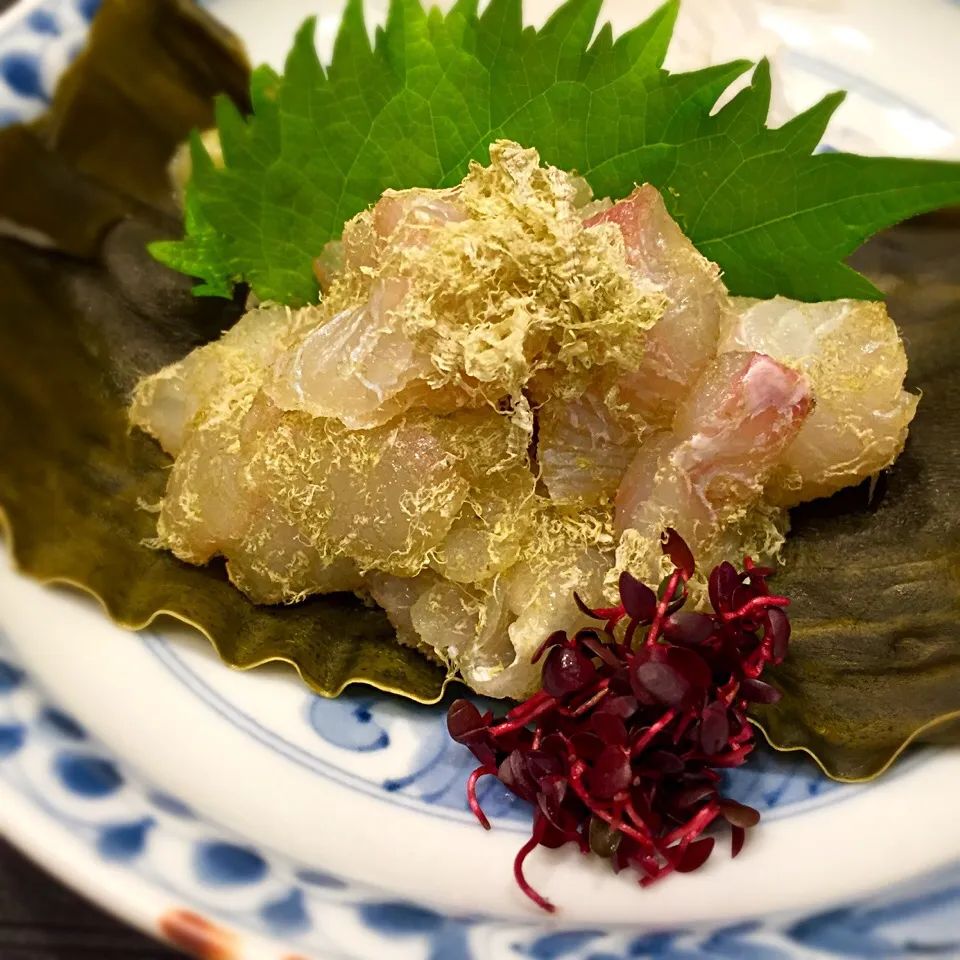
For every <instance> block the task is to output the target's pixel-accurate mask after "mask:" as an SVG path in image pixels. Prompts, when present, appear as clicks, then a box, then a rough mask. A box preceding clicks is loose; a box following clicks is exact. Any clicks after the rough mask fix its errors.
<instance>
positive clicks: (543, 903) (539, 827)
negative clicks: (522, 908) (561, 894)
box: [513, 817, 557, 913]
mask: <svg viewBox="0 0 960 960" xmlns="http://www.w3.org/2000/svg"><path fill="white" fill-rule="evenodd" d="M545 822H546V821H545V820H544V819H543V818H542V817H537V822H536V823H535V824H534V827H533V836H532V837H531V838H530V839H529V840H528V841H527V842H526V843H525V844H524V845H523V846H522V847H521V848H520V849H519V851H518V852H517V857H516V859H515V860H514V861H513V876H514V878H515V879H516V881H517V886H518V887H519V888H520V889H521V890H522V891H523V892H524V893H525V894H526V895H527V896H528V897H529V898H530V899H531V900H532V901H533V902H534V903H535V904H536V905H537V906H538V907H540V908H541V909H543V910H546V911H547V913H555V912H556V910H557V908H556V907H555V906H554V905H553V904H552V903H551V902H550V901H549V900H547V899H545V898H544V897H541V896H540V894H539V893H537V891H536V890H534V889H533V887H531V886H530V884H529V883H527V878H526V877H525V876H524V875H523V864H524V861H525V860H526V859H527V857H528V856H530V854H531V853H533V851H534V850H536V849H537V847H539V846H540V841H541V840H542V839H543V833H544V829H545V828H544V823H545Z"/></svg>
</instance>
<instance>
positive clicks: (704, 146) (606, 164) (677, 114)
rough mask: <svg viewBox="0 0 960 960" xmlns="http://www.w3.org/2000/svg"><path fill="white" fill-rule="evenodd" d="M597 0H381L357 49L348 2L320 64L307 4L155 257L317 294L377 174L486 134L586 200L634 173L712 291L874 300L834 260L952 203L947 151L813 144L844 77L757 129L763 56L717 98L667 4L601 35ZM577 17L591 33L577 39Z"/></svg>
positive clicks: (197, 175) (419, 176)
mask: <svg viewBox="0 0 960 960" xmlns="http://www.w3.org/2000/svg"><path fill="white" fill-rule="evenodd" d="M601 5H602V0H567V2H566V3H564V4H563V5H562V6H561V7H560V8H559V9H558V10H557V11H556V13H554V15H553V16H552V17H551V18H550V20H549V21H548V22H547V23H546V24H545V25H544V27H543V28H542V29H540V30H534V29H532V28H526V29H525V28H524V27H523V22H522V4H521V0H492V2H491V3H490V5H489V6H488V7H487V8H486V10H485V11H484V12H483V14H482V15H479V16H478V13H477V2H476V0H459V2H458V3H456V5H455V6H454V7H453V9H452V10H451V11H450V12H449V13H448V14H446V15H444V14H441V13H439V12H438V11H437V10H432V11H430V12H429V13H427V12H426V11H425V10H424V9H423V7H422V6H421V4H420V2H419V0H391V3H390V9H389V15H388V18H387V23H386V26H385V27H384V28H383V29H382V30H379V31H378V32H377V35H376V41H375V43H374V44H373V45H372V46H371V44H370V41H369V37H368V33H367V27H366V24H365V22H364V16H363V4H362V0H349V2H348V4H347V9H346V12H345V14H344V18H343V23H342V25H341V28H340V33H339V35H338V37H337V42H336V46H335V50H334V55H333V60H332V62H331V64H330V66H329V68H328V69H326V70H324V68H323V67H322V66H321V64H320V62H319V60H318V58H317V55H316V52H315V48H314V27H315V23H314V21H313V20H308V21H307V22H306V23H305V24H304V25H303V27H301V29H300V31H299V32H298V34H297V36H296V39H295V41H294V45H293V49H292V50H291V51H290V54H289V56H288V58H287V62H286V68H285V72H284V74H283V76H282V77H280V76H277V75H276V74H274V73H273V72H272V71H269V70H265V68H261V70H260V71H257V72H256V73H255V74H254V81H253V84H252V87H253V91H252V101H253V114H252V116H250V117H249V118H246V119H245V118H243V117H242V116H241V115H240V113H238V111H237V110H236V108H235V107H233V105H232V104H229V103H226V102H224V103H221V104H220V107H219V109H218V112H217V125H218V127H219V130H220V135H221V139H222V143H223V150H224V156H225V161H226V162H225V167H224V168H222V169H221V168H216V167H214V166H213V164H211V163H209V162H208V163H206V164H204V163H202V162H201V163H198V164H196V166H195V172H194V176H193V181H192V189H191V190H190V193H189V196H188V200H187V235H186V237H185V238H184V239H183V240H182V241H180V242H175V243H167V244H163V245H160V246H158V247H156V248H155V250H154V253H155V255H156V256H157V257H159V259H160V260H162V261H163V262H164V263H166V264H168V265H169V266H171V267H174V268H175V269H177V270H179V271H181V272H185V273H188V274H191V275H193V276H196V277H198V278H201V279H202V280H203V281H204V284H203V286H201V287H200V288H199V289H198V291H197V292H198V293H221V294H222V293H224V292H225V291H229V290H230V289H232V285H233V283H234V281H236V280H238V279H243V280H245V281H247V282H248V283H249V284H250V285H251V286H252V288H253V289H254V291H255V292H256V293H257V294H258V295H259V296H260V297H261V298H262V299H272V300H278V301H281V302H284V303H290V304H299V303H305V302H311V301H313V300H315V299H316V297H317V285H316V282H315V280H314V278H313V274H312V271H311V263H312V260H313V258H314V257H315V256H316V255H317V254H318V253H320V251H321V250H322V249H323V246H324V244H326V243H327V242H328V241H330V240H332V239H336V238H337V237H338V236H339V234H340V231H341V229H342V227H343V224H344V222H345V221H346V220H348V219H349V218H350V217H352V216H354V215H355V214H357V213H359V212H360V211H361V210H363V209H364V208H365V207H367V206H369V205H370V204H371V203H373V202H374V201H376V199H377V198H378V197H379V196H380V194H381V193H382V192H383V191H384V190H385V189H387V188H388V187H392V188H396V189H402V188H406V187H440V186H449V185H452V184H455V183H457V182H458V181H459V180H460V179H461V178H462V177H463V176H464V174H465V173H466V171H467V168H468V165H469V162H470V161H471V160H481V161H482V160H484V159H485V158H486V156H487V149H488V146H489V144H490V143H491V142H492V141H493V140H496V139H498V138H501V137H505V138H509V139H512V140H516V141H518V142H519V143H521V144H523V145H525V146H533V147H536V148H537V149H538V150H539V151H540V153H541V155H542V157H543V159H544V161H545V162H547V163H551V164H555V165H556V166H559V167H561V168H563V169H566V170H577V171H579V172H580V173H581V174H583V175H584V176H585V177H586V178H587V179H588V181H589V182H590V184H591V186H592V187H593V189H594V192H595V193H596V194H597V195H598V196H610V197H613V198H619V197H623V196H626V195H627V194H629V193H630V191H631V190H632V189H633V188H634V186H635V184H637V183H644V182H649V183H652V184H654V185H655V186H656V187H657V188H658V189H659V190H660V191H661V192H662V193H663V195H664V198H665V200H666V203H667V206H668V207H669V209H670V212H671V213H672V214H673V216H674V217H675V218H676V219H677V220H678V221H679V223H680V225H681V226H682V227H683V229H684V231H685V232H686V233H687V234H688V235H689V236H690V237H691V238H692V240H693V241H694V243H695V244H696V245H697V247H698V248H699V249H700V250H701V252H702V253H703V254H705V255H706V256H707V257H709V258H710V259H712V260H715V261H716V262H717V263H719V264H720V266H721V267H722V268H723V270H724V275H725V280H726V283H727V285H728V286H729V288H730V290H731V292H733V293H735V294H740V295H744V296H755V297H772V296H775V295H776V294H781V295H783V296H788V297H794V298H797V299H801V300H830V299H836V298H840V297H858V298H877V297H879V293H878V291H877V290H876V288H875V287H874V286H873V284H871V283H870V281H869V280H867V279H866V278H864V277H863V276H861V275H860V274H858V273H857V272H856V271H854V270H853V269H851V268H850V267H848V266H846V265H845V264H844V259H845V258H846V257H847V256H849V255H850V254H851V253H852V252H853V251H854V250H856V249H857V248H858V247H859V246H860V245H861V244H862V243H863V242H864V241H865V240H866V239H867V238H868V237H870V236H872V235H873V234H875V233H877V232H878V231H880V230H882V229H883V228H885V227H888V226H891V225H893V224H895V223H898V222H899V221H901V220H904V219H907V218H908V217H910V216H913V215H915V214H917V213H921V212H924V211H928V210H932V209H936V208H938V207H941V206H945V205H948V204H952V203H957V202H960V164H956V163H947V162H939V161H929V160H904V159H891V158H877V157H861V156H855V155H853V154H843V153H828V154H814V153H813V151H814V150H815V149H816V147H817V145H818V144H819V142H820V140H821V138H822V136H823V133H824V130H825V129H826V126H827V124H828V122H829V120H830V117H831V116H832V114H833V112H834V111H835V110H836V108H837V107H838V106H839V104H840V103H841V102H842V99H843V94H831V95H830V96H828V97H826V98H824V100H822V101H821V102H820V103H818V104H816V105H815V106H813V107H811V108H810V109H809V110H807V111H806V112H805V113H803V114H800V115H799V116H797V117H796V118H794V119H793V120H791V121H790V122H789V123H787V124H785V125H784V126H782V127H780V128H778V129H769V128H768V127H767V126H766V119H767V114H768V109H769V105H770V71H769V67H768V65H767V64H766V63H765V62H761V63H760V64H759V65H758V66H757V68H756V71H755V73H754V76H753V82H752V84H751V85H750V86H749V87H748V88H747V89H744V90H743V91H741V92H740V93H739V94H738V95H737V96H736V97H734V98H733V99H732V100H731V101H730V102H729V103H727V104H726V105H725V106H724V107H723V108H722V109H720V110H719V111H717V112H716V113H712V111H713V110H714V108H715V106H716V104H717V101H718V99H719V97H720V96H721V94H722V93H723V92H724V91H725V90H726V89H727V88H728V87H729V86H730V84H731V83H732V82H733V81H734V80H736V79H737V78H738V77H739V76H741V75H742V74H744V73H745V72H746V71H747V70H748V69H750V66H751V64H749V63H748V62H745V61H737V62H733V63H727V64H721V65H719V66H714V67H710V68H708V69H705V70H698V71H694V72H691V73H673V74H671V73H668V72H667V71H665V70H664V69H663V68H662V64H663V60H664V57H665V55H666V52H667V47H668V45H669V42H670V38H671V36H672V34H673V28H674V23H675V20H676V15H677V11H678V7H679V4H678V2H676V0H671V2H669V3H667V4H665V5H664V6H663V7H661V8H660V10H659V11H657V12H656V13H655V14H654V15H653V16H652V17H650V19H648V20H647V21H646V22H645V23H642V24H640V25H639V26H638V27H636V28H634V29H633V30H630V31H629V32H627V33H625V34H624V35H623V36H621V37H619V38H617V39H614V37H613V33H612V30H611V28H610V26H609V24H606V25H604V26H603V27H602V28H601V29H600V30H599V32H596V27H597V22H598V17H599V13H600V7H601ZM595 33H596V36H595V39H593V38H594V35H595Z"/></svg>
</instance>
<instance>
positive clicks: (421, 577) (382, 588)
mask: <svg viewBox="0 0 960 960" xmlns="http://www.w3.org/2000/svg"><path fill="white" fill-rule="evenodd" d="M439 579H440V578H439V577H438V576H437V575H436V574H435V573H434V572H433V571H432V570H424V571H423V572H422V573H419V574H417V576H415V577H395V576H394V575H393V574H390V573H383V572H382V571H381V570H369V571H367V574H366V576H365V577H364V578H363V582H364V586H365V587H366V589H367V590H368V591H369V593H370V596H371V597H373V599H374V600H375V601H376V602H377V604H378V605H379V606H381V607H383V609H384V612H385V613H386V614H387V618H388V619H389V621H390V623H391V624H392V625H393V628H394V629H395V630H396V631H397V639H398V640H399V641H400V642H401V643H405V644H406V645H407V646H409V647H418V648H421V649H424V650H425V651H427V652H429V653H430V655H431V656H436V651H435V650H434V649H433V647H432V646H430V645H429V644H425V643H424V642H423V640H421V638H420V635H419V634H418V633H417V631H416V630H415V629H414V626H413V619H412V617H411V615H410V610H411V608H412V607H413V605H414V604H415V603H416V602H417V600H419V599H420V597H421V596H423V594H424V593H426V592H427V591H428V590H429V589H430V588H431V587H432V586H433V585H434V584H435V583H437V582H439Z"/></svg>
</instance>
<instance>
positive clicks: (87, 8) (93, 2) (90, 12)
mask: <svg viewBox="0 0 960 960" xmlns="http://www.w3.org/2000/svg"><path fill="white" fill-rule="evenodd" d="M102 2H103V0H74V4H75V6H76V8H77V12H78V13H79V14H80V16H82V17H83V18H84V20H88V21H89V20H92V19H93V18H94V16H95V15H96V13H97V11H98V10H99V9H100V4H101V3H102Z"/></svg>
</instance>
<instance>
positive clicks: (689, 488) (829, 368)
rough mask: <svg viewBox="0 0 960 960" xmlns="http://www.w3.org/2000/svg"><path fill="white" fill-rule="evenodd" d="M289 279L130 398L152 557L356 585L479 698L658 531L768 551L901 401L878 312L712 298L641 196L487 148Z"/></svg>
mask: <svg viewBox="0 0 960 960" xmlns="http://www.w3.org/2000/svg"><path fill="white" fill-rule="evenodd" d="M314 270H315V273H316V275H317V277H318V280H319V282H320V285H321V289H322V291H323V298H322V300H321V302H320V303H319V304H316V305H312V306H308V307H305V308H302V309H300V310H296V311H291V310H287V309H283V308H279V307H275V306H271V305H269V304H264V305H263V306H261V307H259V308H257V309H255V310H252V311H250V312H249V313H247V314H246V315H245V316H244V317H243V318H242V319H241V320H240V322H239V323H237V325H236V326H235V327H234V328H233V329H232V330H230V331H228V332H227V333H226V334H225V335H224V336H223V337H222V338H221V339H220V340H219V341H217V342H216V343H213V344H210V345H208V346H205V347H202V348H200V349H198V350H195V351H194V352H193V353H191V354H190V355H189V356H188V357H186V358H185V359H184V360H182V361H181V362H180V363H177V364H174V365H172V366H170V367H168V368H166V369H165V370H161V371H160V372H158V373H156V374H154V375H152V376H150V377H146V378H145V379H144V380H143V381H142V382H141V383H140V384H139V385H138V387H137V390H136V392H135V395H134V397H133V402H132V406H131V411H130V417H131V422H132V423H133V424H134V425H136V426H138V427H140V428H142V429H143V430H145V431H147V432H148V433H150V434H151V435H152V436H154V437H155V438H157V440H158V441H159V442H160V444H161V445H162V446H163V447H164V449H165V450H167V452H168V453H170V454H171V456H173V457H174V463H173V467H172V469H171V471H170V478H169V481H168V485H167V490H166V495H165V497H164V499H163V502H162V504H161V505H160V509H159V515H158V522H157V537H156V545H157V547H158V548H164V549H168V550H171V551H172V552H173V553H175V554H176V555H177V556H178V557H180V558H181V559H183V560H185V561H187V562H190V563H196V564H204V563H208V562H210V561H211V560H213V559H214V558H216V557H222V558H223V559H224V560H225V561H226V568H227V572H228V574H229V576H230V577H231V579H232V580H233V582H234V583H235V584H236V585H237V586H238V587H239V588H240V589H241V590H243V591H244V592H245V593H246V594H247V595H248V596H249V597H250V598H251V599H252V600H254V601H255V602H258V603H292V602H296V601H298V600H301V599H303V598H304V597H306V596H309V595H310V594H313V593H329V592H335V591H341V590H350V591H354V592H356V593H358V594H360V595H361V596H363V597H365V598H372V599H373V600H374V601H375V602H376V603H378V604H379V605H380V606H381V607H382V608H383V609H384V610H385V611H386V614H387V616H388V617H389V619H390V621H391V622H392V624H393V625H394V628H395V629H396V634H397V639H398V640H399V641H400V642H402V643H405V644H409V645H411V646H414V647H417V648H419V649H420V650H422V651H423V652H425V653H426V654H427V655H428V656H430V657H432V658H433V659H435V660H437V661H438V662H440V663H443V664H447V665H449V666H450V667H451V669H455V670H457V671H458V672H459V674H460V676H462V677H463V679H464V680H465V681H466V682H467V683H469V684H470V685H471V686H472V687H473V688H474V689H475V690H477V691H480V692H482V693H485V694H488V695H490V696H504V697H506V696H514V697H524V696H526V695H528V694H529V693H531V692H532V691H533V690H535V689H536V687H537V685H538V682H539V675H540V668H539V667H538V666H535V665H533V664H532V663H531V662H530V661H531V657H532V655H533V653H534V652H535V651H536V649H537V648H538V647H539V645H540V644H541V643H542V641H543V640H544V638H545V637H546V636H548V635H549V634H550V633H552V632H554V631H556V630H567V631H573V630H577V629H579V628H580V627H582V626H586V625H588V623H589V621H588V620H587V619H586V618H585V617H584V614H583V613H582V612H581V611H580V610H579V609H578V607H577V605H576V603H575V601H574V593H575V592H576V593H577V594H579V596H581V597H582V598H583V599H584V600H585V601H586V602H587V603H588V604H591V605H594V606H600V605H604V604H605V602H606V601H608V600H611V599H612V598H613V596H614V594H615V586H616V581H617V578H618V576H619V573H620V572H621V571H623V570H629V571H631V572H632V573H634V574H636V575H637V576H639V577H641V578H642V579H644V580H646V581H648V582H649V581H656V580H657V579H659V577H660V575H661V574H662V572H663V564H664V563H665V561H664V560H663V557H662V551H661V549H660V536H661V533H662V531H663V529H664V528H665V527H667V526H671V527H674V528H676V529H677V530H678V531H679V532H680V533H681V535H682V536H683V537H684V538H685V539H686V540H687V542H688V543H689V544H690V546H691V547H692V548H693V549H694V551H695V552H696V553H697V556H698V562H699V563H700V564H701V566H703V567H706V568H709V567H710V566H712V565H713V564H715V563H719V562H720V561H722V560H724V559H736V560H739V559H740V558H742V556H743V554H744V553H750V554H751V555H753V556H754V557H755V558H756V559H758V560H759V561H761V562H765V563H766V562H772V561H774V560H775V559H776V555H777V552H778V550H779V548H780V545H781V544H782V542H783V537H784V533H785V530H786V527H787V513H786V508H787V507H789V506H791V505H793V504H796V503H799V502H801V501H803V500H807V499H810V498H812V497H817V496H823V495H825V494H829V493H832V492H834V491H835V490H838V489H840V488H841V487H843V486H846V485H848V484H852V483H857V482H859V481H860V480H861V479H862V478H864V477H867V476H870V475H872V474H875V473H876V472H877V471H879V470H882V469H884V468H885V467H887V466H889V465H890V464H891V463H892V462H893V461H894V459H895V458H896V456H897V455H898V454H899V452H900V450H901V449H902V447H903V443H904V440H905V438H906V433H907V428H908V426H909V423H910V420H911V418H912V417H913V414H914V410H915V408H916V404H917V398H916V397H914V396H912V395H911V394H909V393H907V392H906V391H905V390H904V389H903V381H904V375H905V373H906V356H905V353H904V349H903V345H902V343H901V342H900V339H899V336H898V334H897V330H896V327H895V325H894V324H893V321H892V320H891V319H890V318H889V317H888V316H887V314H886V311H885V310H884V308H883V307H882V306H881V305H879V304H874V303H859V302H851V301H840V302H837V303H821V304H801V303H794V302H792V301H787V300H782V299H779V298H778V299H775V300H771V301H746V300H736V299H731V298H730V297H728V295H727V292H726V290H725V288H724V286H723V282H722V280H721V278H720V275H719V271H718V270H717V268H716V266H715V265H714V264H711V263H710V262H709V261H707V260H706V259H705V258H704V257H702V256H701V255H700V254H699V253H698V252H697V250H696V249H695V248H694V246H693V245H692V243H691V242H690V241H689V240H688V239H687V238H686V237H685V236H684V235H683V232H682V231H681V229H680V227H679V225H678V224H677V223H676V222H674V221H673V220H672V218H671V217H670V215H669V213H668V211H667V209H666V206H665V204H664V202H663V199H662V198H661V197H660V195H659V194H658V193H657V191H656V190H654V189H653V188H652V187H650V186H644V187H640V188H638V189H637V190H636V191H635V192H634V193H633V194H631V195H630V196H629V197H627V198H626V199H624V200H621V201H620V202H619V203H611V202H610V201H609V200H599V201H596V200H593V198H592V194H591V193H590V190H589V188H588V187H587V185H586V183H585V181H583V180H582V179H580V178H577V177H573V176H571V175H569V174H567V173H564V172H563V171H559V170H555V169H554V168H549V167H548V168H544V167H542V166H541V165H540V162H539V157H538V156H537V154H536V153H535V151H531V150H524V149H523V148H521V147H519V146H518V145H516V144H510V143H498V144H495V145H494V146H493V147H492V148H491V164H490V166H488V167H482V166H480V165H479V164H475V165H474V166H473V167H472V168H471V171H470V173H469V175H468V176H467V177H466V179H465V180H464V181H463V183H462V184H460V185H459V186H458V187H455V188H453V189H447V190H407V191H400V192H393V191H388V192H387V193H386V194H384V196H383V197H382V198H381V200H380V201H379V202H378V203H377V204H376V205H375V206H374V207H373V208H371V209H370V210H368V211H366V212H364V213H363V214H360V215H359V216H358V217H356V218H354V219H353V220H351V221H350V222H349V223H348V224H347V225H346V226H345V228H344V234H343V237H342V239H341V240H340V241H338V242H337V243H335V244H331V245H329V246H328V247H327V248H326V249H325V250H324V251H319V252H318V256H317V259H316V261H315V264H314ZM703 586H704V585H703V584H702V583H700V582H699V581H698V582H696V583H694V584H693V587H694V590H693V594H694V598H695V599H696V597H697V596H698V591H700V592H702V590H703Z"/></svg>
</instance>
